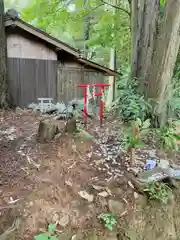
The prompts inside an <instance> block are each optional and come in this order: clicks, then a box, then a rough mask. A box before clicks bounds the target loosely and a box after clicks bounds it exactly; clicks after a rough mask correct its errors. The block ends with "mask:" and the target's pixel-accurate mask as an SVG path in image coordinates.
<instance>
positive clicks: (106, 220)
mask: <svg viewBox="0 0 180 240" xmlns="http://www.w3.org/2000/svg"><path fill="white" fill-rule="evenodd" d="M98 218H99V219H100V220H101V222H102V223H103V224H104V226H105V227H106V228H107V229H109V230H110V231H113V229H114V227H115V226H116V224H117V220H116V218H115V216H113V215H112V214H110V213H102V214H100V215H99V216H98Z"/></svg>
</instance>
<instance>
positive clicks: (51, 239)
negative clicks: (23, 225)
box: [34, 233, 58, 240]
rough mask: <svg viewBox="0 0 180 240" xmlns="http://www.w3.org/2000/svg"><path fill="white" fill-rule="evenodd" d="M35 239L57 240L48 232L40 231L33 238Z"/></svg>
mask: <svg viewBox="0 0 180 240" xmlns="http://www.w3.org/2000/svg"><path fill="white" fill-rule="evenodd" d="M34 239H35V240H58V239H57V237H56V236H51V235H50V234H47V233H42V234H39V235H37V236H35V238H34Z"/></svg>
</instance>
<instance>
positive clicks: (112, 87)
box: [105, 0, 118, 110]
mask: <svg viewBox="0 0 180 240" xmlns="http://www.w3.org/2000/svg"><path fill="white" fill-rule="evenodd" d="M113 5H114V6H117V5H118V0H113ZM116 10H117V9H116V8H114V9H113V14H114V24H113V28H114V29H116V26H117V23H116V14H117V11H116ZM113 37H114V38H115V35H114V33H113ZM109 68H110V69H112V70H116V46H115V44H114V46H112V48H111V49H110V62H109ZM109 84H110V86H109V88H108V93H107V98H106V103H105V105H106V109H108V110H110V109H111V106H112V102H113V100H114V97H115V77H114V76H110V77H109Z"/></svg>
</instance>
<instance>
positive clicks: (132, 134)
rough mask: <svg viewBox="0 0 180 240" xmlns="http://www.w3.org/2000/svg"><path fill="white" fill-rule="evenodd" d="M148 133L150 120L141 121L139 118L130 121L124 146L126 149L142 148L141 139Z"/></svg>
mask: <svg viewBox="0 0 180 240" xmlns="http://www.w3.org/2000/svg"><path fill="white" fill-rule="evenodd" d="M149 131H150V120H149V119H147V120H145V121H141V120H140V119H139V118H138V119H137V120H136V121H132V123H131V126H130V127H129V128H128V129H127V130H126V132H125V138H124V145H125V148H126V149H134V148H141V147H144V144H143V141H142V138H143V137H145V136H146V135H147V134H148V133H149Z"/></svg>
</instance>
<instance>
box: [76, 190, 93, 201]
mask: <svg viewBox="0 0 180 240" xmlns="http://www.w3.org/2000/svg"><path fill="white" fill-rule="evenodd" d="M78 194H79V196H80V197H82V198H84V199H86V200H87V201H88V202H92V201H93V199H94V196H93V195H91V194H89V193H87V192H86V191H80V192H78Z"/></svg>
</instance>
